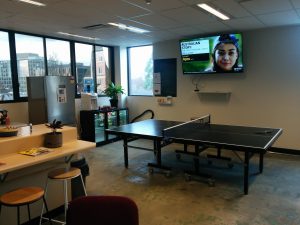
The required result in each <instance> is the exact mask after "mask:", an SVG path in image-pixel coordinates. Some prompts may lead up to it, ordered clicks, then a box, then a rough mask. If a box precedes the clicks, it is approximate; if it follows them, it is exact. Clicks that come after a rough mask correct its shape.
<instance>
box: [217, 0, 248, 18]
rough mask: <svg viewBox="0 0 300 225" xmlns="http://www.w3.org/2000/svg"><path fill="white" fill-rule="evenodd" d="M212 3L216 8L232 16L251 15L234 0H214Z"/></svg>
mask: <svg viewBox="0 0 300 225" xmlns="http://www.w3.org/2000/svg"><path fill="white" fill-rule="evenodd" d="M212 3H213V5H214V6H216V7H217V9H220V10H221V11H222V12H223V13H225V14H226V13H228V14H229V16H233V18H240V17H247V16H251V14H250V13H249V12H248V11H247V10H245V9H244V8H243V7H242V6H241V5H240V4H238V3H237V2H236V1H234V0H215V1H213V2H212Z"/></svg>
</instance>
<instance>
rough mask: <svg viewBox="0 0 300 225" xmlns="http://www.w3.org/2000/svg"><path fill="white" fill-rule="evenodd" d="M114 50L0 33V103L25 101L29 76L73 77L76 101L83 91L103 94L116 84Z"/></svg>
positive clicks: (74, 42)
mask: <svg viewBox="0 0 300 225" xmlns="http://www.w3.org/2000/svg"><path fill="white" fill-rule="evenodd" d="M14 49H15V52H12V50H14ZM113 50H114V49H113V47H107V46H100V45H96V44H89V43H82V42H76V41H73V40H61V39H58V38H55V37H53V38H52V37H43V36H39V35H31V34H26V33H17V32H15V31H7V30H0V103H3V102H10V101H11V102H18V101H22V102H23V101H26V97H27V96H28V95H27V82H26V78H27V77H29V76H74V77H76V82H77V83H78V86H77V90H76V92H77V95H76V97H79V95H78V94H80V93H81V92H83V91H86V92H94V91H95V90H97V92H98V94H102V93H103V90H104V89H105V88H106V85H107V84H108V83H110V82H111V81H112V80H113V76H114V65H113V63H114V59H113ZM46 54H47V55H46ZM46 60H47V61H46ZM95 85H97V86H95Z"/></svg>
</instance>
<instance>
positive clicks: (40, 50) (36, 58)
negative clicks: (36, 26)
mask: <svg viewBox="0 0 300 225" xmlns="http://www.w3.org/2000/svg"><path fill="white" fill-rule="evenodd" d="M15 40H16V53H17V68H18V81H19V94H20V97H27V83H26V77H29V76H33V77H37V76H45V58H44V47H43V38H41V37H35V36H29V35H23V34H16V35H15Z"/></svg>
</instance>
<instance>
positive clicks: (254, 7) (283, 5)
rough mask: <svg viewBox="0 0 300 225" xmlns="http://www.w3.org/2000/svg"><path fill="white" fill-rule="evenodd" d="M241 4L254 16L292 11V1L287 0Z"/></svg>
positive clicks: (256, 1)
mask: <svg viewBox="0 0 300 225" xmlns="http://www.w3.org/2000/svg"><path fill="white" fill-rule="evenodd" d="M240 4H241V5H242V6H243V7H245V9H247V10H248V11H249V12H250V13H253V14H254V15H261V14H264V13H272V12H278V11H285V10H289V9H292V5H291V3H290V1H287V0H272V1H270V0H251V1H242V2H241V3H240Z"/></svg>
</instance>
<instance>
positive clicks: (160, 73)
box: [153, 58, 177, 97]
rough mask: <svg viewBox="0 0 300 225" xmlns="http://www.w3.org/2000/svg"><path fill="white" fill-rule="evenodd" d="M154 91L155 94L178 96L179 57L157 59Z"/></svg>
mask: <svg viewBox="0 0 300 225" xmlns="http://www.w3.org/2000/svg"><path fill="white" fill-rule="evenodd" d="M153 65H154V69H153V72H154V74H153V89H154V90H153V93H154V95H155V96H172V97H176V96H177V59H176V58H172V59H155V60H154V63H153ZM155 89H156V91H155Z"/></svg>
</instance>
